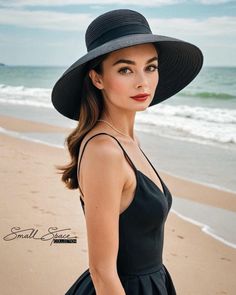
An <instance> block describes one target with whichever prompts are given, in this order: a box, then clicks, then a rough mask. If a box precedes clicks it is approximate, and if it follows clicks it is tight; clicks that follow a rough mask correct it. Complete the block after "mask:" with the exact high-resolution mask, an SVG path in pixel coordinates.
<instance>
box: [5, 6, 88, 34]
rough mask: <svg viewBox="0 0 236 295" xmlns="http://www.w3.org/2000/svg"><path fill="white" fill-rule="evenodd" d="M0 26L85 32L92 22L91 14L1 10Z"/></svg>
mask: <svg viewBox="0 0 236 295" xmlns="http://www.w3.org/2000/svg"><path fill="white" fill-rule="evenodd" d="M0 15H1V18H0V24H3V25H15V26H21V27H25V28H40V29H50V30H59V31H85V30H86V28H87V26H88V24H89V23H90V21H91V20H92V15H91V14H89V13H62V12H53V11H39V10H37V11H27V10H15V9H14V10H13V9H6V8H2V9H1V8H0Z"/></svg>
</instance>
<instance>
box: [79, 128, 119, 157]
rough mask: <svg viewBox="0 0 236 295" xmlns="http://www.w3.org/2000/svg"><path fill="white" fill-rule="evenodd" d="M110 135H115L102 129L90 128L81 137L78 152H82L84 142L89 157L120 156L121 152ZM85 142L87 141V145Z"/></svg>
mask: <svg viewBox="0 0 236 295" xmlns="http://www.w3.org/2000/svg"><path fill="white" fill-rule="evenodd" d="M101 133H102V134H101ZM103 133H105V134H103ZM112 137H115V136H114V135H113V134H111V133H108V132H106V131H104V130H99V129H92V130H90V131H89V132H88V133H87V134H86V135H85V136H84V138H83V139H82V141H81V144H80V152H82V150H83V149H84V148H85V144H86V150H87V152H86V154H87V155H88V156H89V157H93V156H95V157H102V158H111V157H117V158H119V157H121V156H119V155H120V154H122V153H120V151H121V148H120V147H119V145H118V143H117V142H116V140H115V139H114V138H112ZM87 143H89V145H87Z"/></svg>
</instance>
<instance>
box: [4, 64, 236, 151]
mask: <svg viewBox="0 0 236 295" xmlns="http://www.w3.org/2000/svg"><path fill="white" fill-rule="evenodd" d="M65 70H66V68H63V67H44V66H42V67H39V66H2V67H0V107H1V109H2V111H1V114H3V113H6V114H9V112H10V113H11V112H13V113H14V115H18V116H19V114H20V113H24V116H25V118H26V119H27V118H28V117H27V116H30V114H29V113H31V114H32V112H33V113H34V114H35V115H34V117H35V118H37V113H40V111H41V112H44V113H45V116H44V117H43V120H44V121H48V122H52V118H51V116H52V114H54V113H55V112H54V109H53V106H52V103H51V97H50V95H51V90H52V87H53V85H54V84H55V82H56V81H57V80H58V78H59V77H60V76H61V75H62V73H63V72H64V71H65ZM235 77H236V68H235V67H231V68H230V67H203V68H202V70H201V72H200V74H199V75H198V76H197V77H196V78H195V79H194V80H193V81H192V82H191V83H190V84H189V85H188V86H187V87H185V88H184V89H183V90H181V91H180V92H179V93H177V94H176V95H174V96H172V97H171V98H169V99H167V100H165V101H164V102H162V103H160V104H158V105H155V106H152V107H150V108H147V109H146V110H145V111H144V112H137V114H136V123H135V129H136V130H140V131H143V132H148V133H154V134H159V135H162V136H166V137H173V138H176V137H177V138H182V139H184V140H190V141H196V142H200V143H204V144H213V145H223V146H224V147H236V83H235ZM16 110H18V111H17V112H18V113H17V112H16ZM24 110H31V111H30V112H27V111H26V112H24ZM46 113H47V115H46ZM54 118H55V116H54ZM30 119H32V118H30ZM37 119H38V118H37ZM63 119H64V118H63ZM63 119H62V116H61V115H60V114H59V116H57V117H56V118H55V119H54V121H53V123H54V124H56V125H60V126H61V125H62V124H63V126H64V124H66V126H71V127H73V126H75V123H76V122H75V121H74V120H70V119H66V121H67V122H66V121H65V120H63ZM65 122H66V123H65Z"/></svg>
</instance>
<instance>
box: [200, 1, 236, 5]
mask: <svg viewBox="0 0 236 295" xmlns="http://www.w3.org/2000/svg"><path fill="white" fill-rule="evenodd" d="M196 2H198V3H200V4H204V5H219V4H226V3H230V2H234V1H232V0H196Z"/></svg>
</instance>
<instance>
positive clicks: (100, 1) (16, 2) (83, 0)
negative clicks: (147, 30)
mask: <svg viewBox="0 0 236 295" xmlns="http://www.w3.org/2000/svg"><path fill="white" fill-rule="evenodd" d="M6 2H7V3H6ZM182 2H186V0H149V1H148V2H147V1H137V0H129V1H127V0H67V1H65V0H31V1H27V0H8V1H0V4H1V5H3V6H5V7H21V6H67V5H82V4H85V5H89V4H96V5H114V4H120V5H136V6H165V5H174V4H179V3H182Z"/></svg>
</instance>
